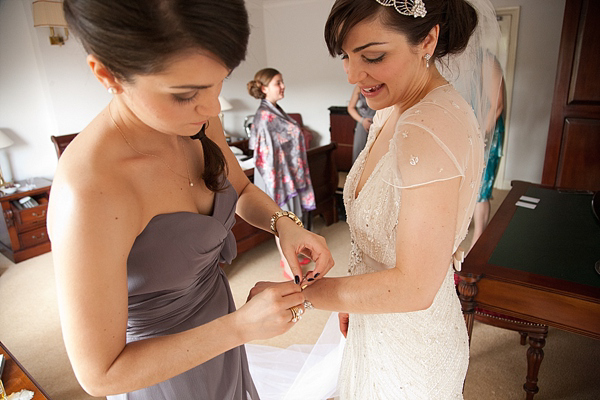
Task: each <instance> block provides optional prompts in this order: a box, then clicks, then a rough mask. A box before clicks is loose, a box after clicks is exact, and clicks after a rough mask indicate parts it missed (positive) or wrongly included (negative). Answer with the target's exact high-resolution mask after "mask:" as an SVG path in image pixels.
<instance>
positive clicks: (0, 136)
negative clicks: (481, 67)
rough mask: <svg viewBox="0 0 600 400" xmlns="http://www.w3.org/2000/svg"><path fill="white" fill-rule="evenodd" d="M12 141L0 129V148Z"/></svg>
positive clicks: (10, 144) (9, 144) (7, 145)
mask: <svg viewBox="0 0 600 400" xmlns="http://www.w3.org/2000/svg"><path fill="white" fill-rule="evenodd" d="M13 143H14V142H13V141H12V139H11V138H9V137H8V135H7V134H6V133H4V132H3V131H2V129H0V149H3V148H5V147H9V146H12V144H13Z"/></svg>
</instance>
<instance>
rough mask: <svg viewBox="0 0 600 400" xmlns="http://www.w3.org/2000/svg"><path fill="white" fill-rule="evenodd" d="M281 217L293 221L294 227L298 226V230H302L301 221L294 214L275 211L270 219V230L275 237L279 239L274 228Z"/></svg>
mask: <svg viewBox="0 0 600 400" xmlns="http://www.w3.org/2000/svg"><path fill="white" fill-rule="evenodd" d="M281 217H288V218H289V219H291V220H292V221H294V222H295V223H296V225H298V226H299V227H300V228H304V224H303V223H302V221H300V218H298V217H297V216H296V214H294V213H293V212H291V211H277V212H276V213H275V214H273V216H272V217H271V230H272V231H273V233H274V234H275V236H277V237H279V233H278V232H277V228H276V227H275V224H276V223H277V220H278V219H279V218H281Z"/></svg>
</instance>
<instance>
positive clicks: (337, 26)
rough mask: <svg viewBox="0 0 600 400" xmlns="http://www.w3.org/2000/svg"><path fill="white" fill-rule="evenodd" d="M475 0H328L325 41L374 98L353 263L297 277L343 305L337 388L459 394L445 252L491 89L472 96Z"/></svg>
mask: <svg viewBox="0 0 600 400" xmlns="http://www.w3.org/2000/svg"><path fill="white" fill-rule="evenodd" d="M480 3H482V2H480ZM483 3H484V4H482V5H479V6H477V9H476V8H475V7H474V6H473V5H472V4H471V3H469V2H467V1H465V0H450V1H449V0H408V1H405V0H337V1H336V2H335V4H334V5H333V8H332V10H331V13H330V15H329V18H328V20H327V24H326V27H325V39H326V42H327V46H328V49H329V52H330V53H331V54H332V55H340V56H341V58H342V60H343V65H344V70H345V72H346V74H347V75H348V81H349V82H350V83H351V84H353V85H358V86H359V87H360V88H361V92H362V94H363V95H364V96H365V98H366V99H367V103H368V105H369V107H370V108H372V109H375V110H377V114H376V116H375V118H374V122H373V125H372V127H371V129H370V132H369V137H368V140H367V144H366V146H365V149H364V150H363V151H362V153H361V154H360V155H359V157H358V159H357V160H356V162H355V164H354V166H353V168H352V170H351V171H350V173H349V175H348V177H347V180H346V185H345V188H344V203H345V206H346V212H347V218H348V219H347V220H348V224H349V226H350V232H351V238H352V251H351V256H350V265H349V268H348V272H349V276H347V277H341V278H326V277H317V279H314V280H313V279H312V278H314V277H312V276H311V274H308V276H307V277H308V278H310V279H309V281H310V282H308V283H307V284H308V286H305V289H304V295H305V298H306V299H307V300H308V301H309V303H312V305H313V306H314V307H315V308H319V309H324V310H331V311H338V312H340V314H339V318H340V329H341V331H342V333H343V334H344V336H346V340H347V341H346V348H345V350H344V355H343V359H342V369H341V372H340V378H339V387H338V388H339V391H340V396H341V398H342V399H400V398H402V399H462V388H463V383H464V379H465V375H466V371H467V366H468V358H469V349H468V337H467V332H466V328H465V323H464V320H463V316H462V313H461V308H460V303H459V300H458V297H457V295H456V291H455V287H454V283H453V272H454V271H453V268H452V266H453V256H454V259H458V258H460V257H459V256H458V255H457V253H458V252H459V248H458V247H459V244H460V243H461V241H462V240H463V239H464V237H465V236H466V234H467V230H468V226H469V222H470V220H471V216H472V215H473V210H474V207H475V203H476V196H477V192H478V188H479V185H480V181H481V176H482V173H483V168H484V158H485V157H484V147H485V145H484V141H485V140H484V136H485V133H482V132H481V131H480V129H479V123H478V120H481V121H483V120H484V119H485V115H486V114H487V112H489V110H490V109H492V108H493V107H491V105H490V102H489V101H486V99H495V98H497V96H494V95H489V96H484V97H482V98H481V99H479V101H475V100H476V99H474V98H472V95H473V94H480V93H481V91H480V89H481V87H482V86H485V85H482V84H481V83H482V82H483V81H484V80H485V73H484V72H482V71H481V69H477V68H476V67H475V65H476V62H478V65H481V64H482V63H481V61H482V59H483V58H485V57H486V56H487V54H491V53H490V52H486V51H485V49H484V48H483V45H484V44H485V41H484V40H483V39H485V36H482V35H485V32H484V31H483V30H482V23H483V22H484V21H487V20H486V19H485V18H483V17H482V13H483V12H484V11H485V12H486V13H487V15H488V16H489V15H490V11H491V12H492V14H493V9H492V8H491V6H490V5H489V3H488V2H487V0H484V2H483ZM493 21H494V23H495V19H493ZM491 26H492V29H491V31H492V32H497V24H496V25H495V28H494V26H493V24H492V25H491ZM490 42H491V43H492V47H493V44H494V41H493V40H491V41H490ZM456 55H459V56H458V57H456ZM461 60H463V61H465V62H464V64H462V65H458V64H456V63H457V62H458V61H461ZM456 70H460V74H455V75H452V74H451V72H454V71H456ZM442 73H444V75H442ZM457 77H458V79H456V78H457ZM465 78H468V79H465ZM455 80H456V82H455V84H454V85H453V84H451V83H449V82H454V81H455ZM463 81H469V82H470V83H471V86H468V85H465V84H462V83H461V82H463ZM459 86H460V88H459ZM459 89H460V90H461V92H463V93H466V95H465V96H463V95H461V94H460V93H459V91H458V90H459ZM487 89H490V88H487ZM494 90H495V88H491V90H490V91H494ZM474 107H475V111H474V109H473V108H474ZM481 125H482V126H483V124H481ZM456 264H457V265H459V261H456ZM269 285H270V284H269V283H259V284H257V286H256V287H255V288H254V289H253V292H252V294H256V293H258V292H260V291H261V290H262V289H264V288H265V287H267V286H269ZM309 303H305V305H309Z"/></svg>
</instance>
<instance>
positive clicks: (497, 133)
mask: <svg viewBox="0 0 600 400" xmlns="http://www.w3.org/2000/svg"><path fill="white" fill-rule="evenodd" d="M503 143H504V117H503V116H502V115H500V116H499V117H498V119H497V120H496V127H495V128H494V135H493V137H492V145H491V147H490V155H489V157H488V161H487V164H486V166H485V170H484V171H483V178H482V180H481V189H480V190H479V196H478V197H477V201H478V202H483V201H488V200H489V199H491V198H492V188H493V187H494V182H495V181H496V175H497V174H498V166H499V165H500V157H502V144H503Z"/></svg>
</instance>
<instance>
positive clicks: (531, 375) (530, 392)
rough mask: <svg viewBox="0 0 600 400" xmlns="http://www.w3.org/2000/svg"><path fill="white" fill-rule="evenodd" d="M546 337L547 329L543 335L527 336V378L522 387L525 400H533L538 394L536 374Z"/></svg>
mask: <svg viewBox="0 0 600 400" xmlns="http://www.w3.org/2000/svg"><path fill="white" fill-rule="evenodd" d="M546 336H548V327H546V330H545V332H543V333H530V334H529V349H527V378H526V382H525V384H524V385H523V389H525V393H526V397H525V398H526V400H533V396H534V395H535V394H536V393H537V392H538V390H539V388H538V385H537V382H538V372H539V371H540V365H541V364H542V360H543V359H544V350H543V347H544V345H545V344H546Z"/></svg>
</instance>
